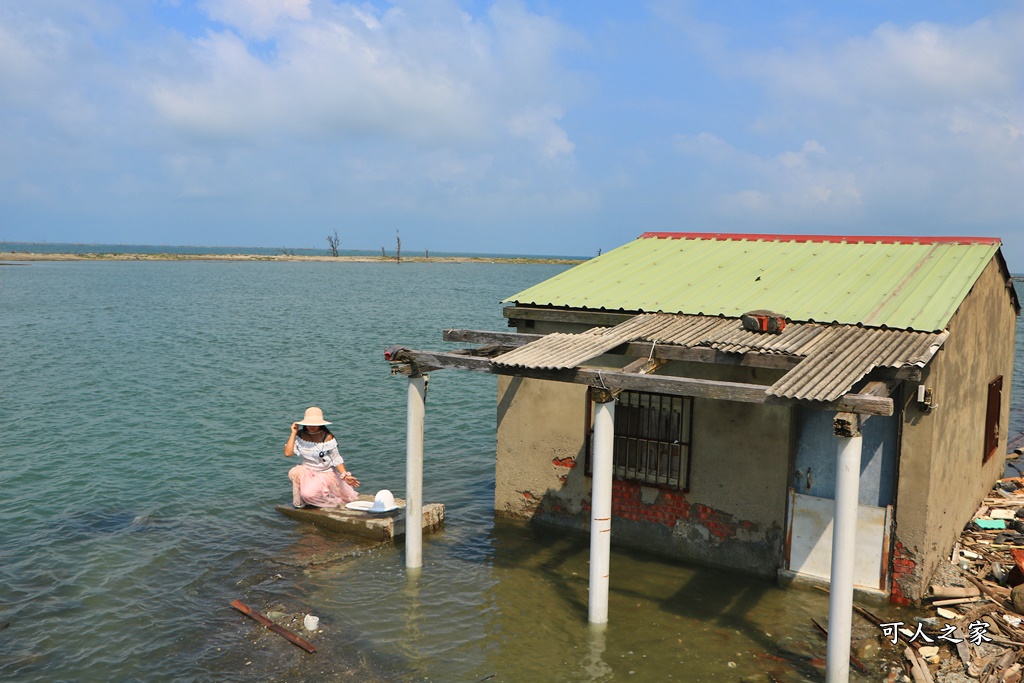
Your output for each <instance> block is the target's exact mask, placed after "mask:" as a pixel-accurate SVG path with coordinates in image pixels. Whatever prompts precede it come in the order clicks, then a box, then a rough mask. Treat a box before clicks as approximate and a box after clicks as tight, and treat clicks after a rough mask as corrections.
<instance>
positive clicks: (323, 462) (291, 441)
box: [284, 407, 359, 508]
mask: <svg viewBox="0 0 1024 683" xmlns="http://www.w3.org/2000/svg"><path fill="white" fill-rule="evenodd" d="M329 424H331V423H330V422H328V421H327V420H325V419H324V414H323V412H322V411H321V410H320V409H319V408H315V407H314V408H308V409H307V410H306V415H305V417H303V418H302V420H301V421H299V422H293V423H292V435H291V436H290V437H288V442H287V443H286V444H285V445H284V455H285V457H286V458H290V457H291V456H293V455H298V456H299V457H300V458H302V464H301V465H296V466H295V467H293V468H292V469H291V470H290V471H289V472H288V478H289V479H291V480H292V505H294V506H295V507H297V508H300V507H303V506H305V505H315V506H316V507H320V508H327V507H338V506H339V505H344V504H345V503H351V502H352V501H353V500H356V499H357V498H358V497H359V494H358V493H356V492H355V489H354V488H353V487H355V486H359V480H358V479H356V478H355V477H354V476H352V473H351V472H348V471H346V470H345V461H344V460H343V459H342V457H341V453H339V452H338V442H337V440H336V439H335V438H334V435H333V434H331V432H330V431H328V429H327V425H329Z"/></svg>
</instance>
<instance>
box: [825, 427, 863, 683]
mask: <svg viewBox="0 0 1024 683" xmlns="http://www.w3.org/2000/svg"><path fill="white" fill-rule="evenodd" d="M843 417H846V418H848V417H849V416H843ZM837 419H838V416H837ZM838 431H840V430H839V428H838V422H837V432H838ZM841 431H842V432H843V433H844V434H845V435H844V436H839V445H838V450H837V460H836V499H835V514H834V516H833V521H832V568H831V571H830V573H829V599H828V650H827V655H826V660H825V681H826V683H847V681H849V680H850V635H851V632H852V629H853V570H854V558H855V556H856V553H857V548H856V544H857V508H858V498H859V497H860V458H861V450H862V447H863V437H862V436H861V434H860V428H859V424H858V423H857V420H856V416H853V424H852V425H851V424H849V423H846V424H844V425H843V429H842V430H841Z"/></svg>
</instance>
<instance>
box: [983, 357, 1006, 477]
mask: <svg viewBox="0 0 1024 683" xmlns="http://www.w3.org/2000/svg"><path fill="white" fill-rule="evenodd" d="M1002 410H1003V376H1002V375H999V376H998V377H996V378H995V379H994V380H992V381H991V382H989V383H988V391H987V398H986V402H985V434H984V443H983V453H982V458H981V462H982V464H985V463H987V462H988V461H989V460H990V459H991V458H992V456H993V455H995V452H996V450H997V449H998V448H999V418H1000V416H1001V413H1002Z"/></svg>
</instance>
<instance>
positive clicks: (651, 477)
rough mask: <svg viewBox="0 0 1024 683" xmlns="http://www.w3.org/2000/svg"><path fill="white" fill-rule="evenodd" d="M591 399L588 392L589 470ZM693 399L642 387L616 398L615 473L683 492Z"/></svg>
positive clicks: (589, 465)
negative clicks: (639, 389)
mask: <svg viewBox="0 0 1024 683" xmlns="http://www.w3.org/2000/svg"><path fill="white" fill-rule="evenodd" d="M592 405H593V404H592V403H591V400H590V395H589V392H588V395H587V406H588V410H587V444H586V453H587V467H586V473H587V474H588V475H590V474H593V458H592V454H593V417H592V414H591V411H592ZM692 434H693V399H692V398H691V397H688V396H667V395H664V394H649V393H645V392H640V391H623V392H621V393H620V394H619V396H618V398H616V406H615V439H614V444H613V455H612V470H613V473H614V475H615V476H616V477H618V478H619V479H625V480H627V481H636V482H640V483H641V484H647V485H651V486H663V487H667V488H673V489H678V490H681V491H686V490H687V489H688V488H689V485H690V481H689V480H690V451H691V445H692V444H691V441H692Z"/></svg>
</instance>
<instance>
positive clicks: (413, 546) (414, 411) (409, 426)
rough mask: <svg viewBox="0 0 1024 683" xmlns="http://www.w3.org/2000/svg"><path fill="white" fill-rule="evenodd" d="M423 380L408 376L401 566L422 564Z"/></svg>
mask: <svg viewBox="0 0 1024 683" xmlns="http://www.w3.org/2000/svg"><path fill="white" fill-rule="evenodd" d="M425 395H426V383H425V381H424V378H423V375H421V374H419V373H416V375H415V376H412V377H409V404H408V405H409V408H408V415H407V416H406V419H407V422H406V430H407V431H406V436H405V566H406V567H407V568H408V569H415V568H417V567H422V566H423V421H424V417H425V413H426V407H425V404H424V400H425Z"/></svg>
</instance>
